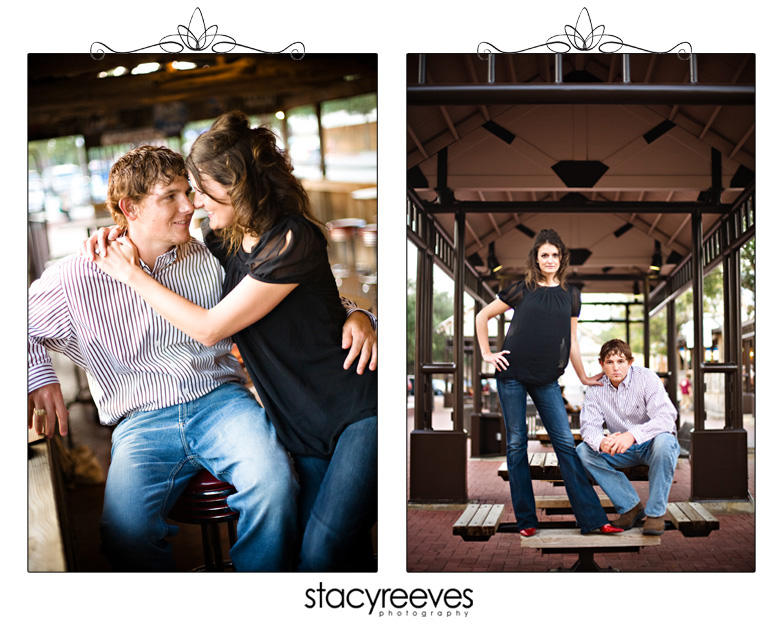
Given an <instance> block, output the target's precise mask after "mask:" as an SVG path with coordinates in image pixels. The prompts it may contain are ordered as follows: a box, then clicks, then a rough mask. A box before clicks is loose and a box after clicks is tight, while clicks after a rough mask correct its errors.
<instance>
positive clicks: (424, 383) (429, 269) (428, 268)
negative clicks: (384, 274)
mask: <svg viewBox="0 0 784 627" xmlns="http://www.w3.org/2000/svg"><path fill="white" fill-rule="evenodd" d="M414 330H415V337H416V345H415V357H414V359H415V363H416V372H415V373H414V429H427V430H430V429H432V428H433V427H432V414H433V407H432V402H433V401H432V396H433V395H432V394H431V393H430V392H431V390H430V385H428V383H429V381H430V377H429V376H427V375H425V373H424V371H423V369H422V365H423V364H429V363H431V362H432V361H433V253H432V252H430V246H428V249H427V250H423V249H420V250H419V251H418V254H417V285H416V320H415V326H414Z"/></svg>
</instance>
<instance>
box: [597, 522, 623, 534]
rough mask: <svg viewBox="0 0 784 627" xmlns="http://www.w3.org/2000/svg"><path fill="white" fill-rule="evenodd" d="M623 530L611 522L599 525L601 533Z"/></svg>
mask: <svg viewBox="0 0 784 627" xmlns="http://www.w3.org/2000/svg"><path fill="white" fill-rule="evenodd" d="M622 531H623V529H621V528H620V527H613V526H612V525H610V524H607V525H602V526H601V527H599V533H621V532H622Z"/></svg>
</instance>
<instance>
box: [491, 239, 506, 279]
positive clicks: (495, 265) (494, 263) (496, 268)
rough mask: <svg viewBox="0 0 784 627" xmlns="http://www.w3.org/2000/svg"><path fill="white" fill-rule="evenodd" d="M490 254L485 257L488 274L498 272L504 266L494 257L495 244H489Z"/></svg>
mask: <svg viewBox="0 0 784 627" xmlns="http://www.w3.org/2000/svg"><path fill="white" fill-rule="evenodd" d="M489 249H490V253H489V254H488V255H487V267H488V269H489V270H490V272H498V271H499V270H500V269H501V268H503V267H504V266H503V265H501V263H500V262H499V261H498V257H496V256H495V242H490V246H489Z"/></svg>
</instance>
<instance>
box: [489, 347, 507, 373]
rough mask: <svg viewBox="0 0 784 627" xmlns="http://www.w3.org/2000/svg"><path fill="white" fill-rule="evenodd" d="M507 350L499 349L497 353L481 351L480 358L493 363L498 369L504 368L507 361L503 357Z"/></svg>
mask: <svg viewBox="0 0 784 627" xmlns="http://www.w3.org/2000/svg"><path fill="white" fill-rule="evenodd" d="M508 354H509V351H501V352H499V353H482V359H484V360H485V361H486V362H487V363H488V364H493V365H494V366H495V367H496V368H497V369H498V370H506V369H507V368H508V367H509V361H508V360H507V359H506V357H504V355H508Z"/></svg>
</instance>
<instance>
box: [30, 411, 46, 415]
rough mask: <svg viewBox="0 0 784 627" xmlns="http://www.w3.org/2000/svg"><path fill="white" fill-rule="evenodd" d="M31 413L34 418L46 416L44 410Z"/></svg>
mask: <svg viewBox="0 0 784 627" xmlns="http://www.w3.org/2000/svg"><path fill="white" fill-rule="evenodd" d="M33 413H34V414H35V415H36V416H46V410H45V409H36V410H34V411H33Z"/></svg>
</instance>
